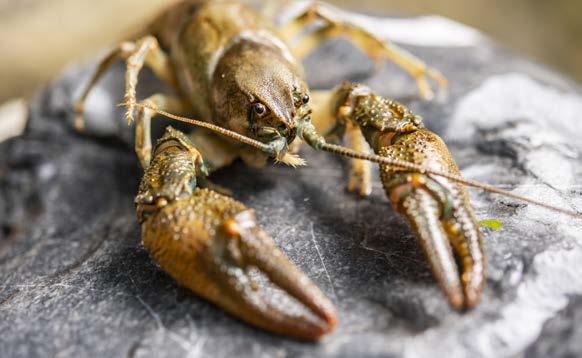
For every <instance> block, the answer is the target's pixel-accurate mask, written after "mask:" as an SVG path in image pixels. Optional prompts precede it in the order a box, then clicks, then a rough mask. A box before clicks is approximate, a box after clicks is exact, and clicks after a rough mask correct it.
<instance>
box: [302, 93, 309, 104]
mask: <svg viewBox="0 0 582 358" xmlns="http://www.w3.org/2000/svg"><path fill="white" fill-rule="evenodd" d="M301 102H303V104H307V103H308V102H309V95H308V94H305V95H304V96H303V97H301Z"/></svg>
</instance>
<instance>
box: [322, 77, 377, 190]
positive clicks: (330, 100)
mask: <svg viewBox="0 0 582 358" xmlns="http://www.w3.org/2000/svg"><path fill="white" fill-rule="evenodd" d="M341 91H342V90H341V89H339V88H338V89H334V90H323V91H313V92H312V93H311V103H312V110H313V113H312V122H313V125H314V126H315V128H316V129H317V131H318V132H319V133H323V134H324V135H325V137H326V140H329V139H339V140H341V139H343V137H344V136H347V137H348V140H349V147H350V148H351V149H353V150H356V151H359V152H370V146H369V145H368V143H367V142H366V139H365V138H364V136H363V135H362V132H361V130H360V128H359V127H358V126H356V125H355V124H354V123H352V122H351V121H349V120H345V119H343V118H342V117H341V116H340V115H339V113H337V110H336V108H335V104H336V102H337V96H338V95H340V93H341ZM371 177H372V162H369V161H365V160H360V159H351V168H350V177H349V181H348V190H349V191H351V192H357V193H358V194H359V195H361V196H368V195H370V194H371V192H372V179H371Z"/></svg>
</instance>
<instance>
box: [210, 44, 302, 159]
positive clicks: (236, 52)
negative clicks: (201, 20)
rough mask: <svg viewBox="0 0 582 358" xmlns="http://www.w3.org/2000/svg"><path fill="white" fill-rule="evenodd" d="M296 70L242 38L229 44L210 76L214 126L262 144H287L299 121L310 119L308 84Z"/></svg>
mask: <svg viewBox="0 0 582 358" xmlns="http://www.w3.org/2000/svg"><path fill="white" fill-rule="evenodd" d="M299 71H300V70H299V69H298V68H297V66H296V65H295V64H293V63H292V62H291V60H290V59H287V58H285V56H284V55H282V54H281V52H280V51H278V50H277V49H274V48H272V47H269V46H266V45H262V44H259V43H256V42H252V41H245V40H241V41H240V42H239V43H238V44H236V45H233V46H232V47H230V48H229V49H228V50H227V51H226V52H225V53H224V54H223V56H222V57H221V59H220V60H219V62H218V64H217V67H216V70H215V72H214V75H213V81H212V82H213V84H212V87H213V88H212V101H213V104H214V111H215V113H214V117H215V120H216V121H218V122H220V123H217V124H220V125H222V126H224V127H226V128H229V129H231V130H233V131H236V132H238V133H240V134H243V135H246V136H249V137H251V138H254V139H257V140H259V141H261V142H263V143H270V142H273V141H276V140H280V139H282V138H284V139H285V143H286V145H289V144H291V143H292V142H293V141H294V140H295V138H296V136H297V122H298V120H299V119H300V118H301V117H302V116H306V115H309V109H308V107H307V103H308V102H309V94H308V90H307V85H306V84H305V82H304V81H303V79H302V76H301V74H300V73H299ZM285 149H286V148H285Z"/></svg>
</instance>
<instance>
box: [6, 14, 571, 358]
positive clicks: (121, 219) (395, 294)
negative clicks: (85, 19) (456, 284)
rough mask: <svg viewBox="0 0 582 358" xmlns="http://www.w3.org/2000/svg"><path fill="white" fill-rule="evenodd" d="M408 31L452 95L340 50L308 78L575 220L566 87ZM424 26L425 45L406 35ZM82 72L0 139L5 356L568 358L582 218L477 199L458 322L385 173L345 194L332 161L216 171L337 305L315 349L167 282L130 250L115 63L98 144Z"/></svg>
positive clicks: (319, 60)
mask: <svg viewBox="0 0 582 358" xmlns="http://www.w3.org/2000/svg"><path fill="white" fill-rule="evenodd" d="M396 20H401V19H396ZM396 20H395V21H396ZM441 20H442V19H441ZM358 21H365V19H364V20H362V18H359V20H358ZM375 21H376V22H374V24H375V26H380V27H381V26H384V25H382V24H385V25H386V26H389V25H390V23H389V22H388V21H389V20H386V22H381V21H380V20H375ZM407 21H409V22H410V23H411V24H414V23H415V21H416V23H417V24H418V26H419V28H420V29H418V30H416V29H415V28H414V27H412V28H410V30H411V31H410V39H413V40H415V41H410V43H411V44H415V46H410V45H409V46H407V48H409V49H410V50H411V51H413V52H414V53H415V54H417V55H418V56H420V57H421V58H423V59H425V60H426V61H427V62H428V63H430V64H431V65H433V66H434V67H436V68H438V69H440V70H442V71H443V72H444V73H445V74H446V76H447V77H448V79H449V80H450V84H451V85H450V90H449V95H448V97H447V98H446V99H440V100H437V101H434V102H424V101H421V100H419V99H417V97H416V95H415V93H416V88H415V86H414V83H413V82H412V81H411V80H410V79H408V78H407V77H406V76H405V75H404V74H403V73H402V72H401V71H400V70H398V69H397V68H396V67H395V66H393V65H391V64H389V65H386V66H383V67H382V68H381V70H380V71H378V72H376V73H373V72H371V69H372V67H373V66H372V64H371V63H370V62H369V61H368V60H367V59H366V58H365V57H364V55H363V54H361V53H359V52H358V51H355V50H354V48H353V47H351V46H350V45H348V44H347V43H346V42H343V41H339V40H338V41H331V42H329V43H327V44H326V45H324V46H323V48H321V49H320V50H318V51H317V52H316V53H315V54H313V55H312V56H310V57H309V58H308V60H307V61H306V68H307V75H308V78H309V81H310V82H311V84H312V85H313V86H314V87H316V88H325V87H330V86H333V85H335V84H337V83H339V81H341V80H342V79H349V80H357V81H362V82H365V83H368V84H370V85H371V86H372V87H374V88H375V89H376V90H377V91H378V92H380V93H382V94H385V95H388V96H391V97H395V98H399V99H402V100H403V101H405V102H407V103H408V104H409V105H410V106H411V107H412V108H413V109H414V110H415V111H416V112H417V113H419V114H421V115H422V116H423V117H424V118H425V122H426V124H427V125H428V126H429V127H430V128H431V129H433V130H435V131H436V132H437V133H439V134H441V135H442V136H443V138H444V139H445V140H446V141H447V142H448V143H449V145H450V148H451V150H452V152H453V155H454V157H455V158H456V159H457V161H458V163H459V165H460V167H461V168H462V170H463V173H464V175H465V176H466V177H469V178H471V179H476V180H479V181H483V182H487V183H492V184H496V185H499V186H501V187H503V188H506V189H508V190H512V191H515V192H517V193H520V194H524V195H528V196H530V197H534V198H538V199H543V200H545V201H547V202H551V203H553V204H556V205H560V206H563V207H567V208H572V209H576V210H578V211H580V210H581V208H582V187H581V185H580V184H581V182H580V177H581V174H582V160H581V159H580V153H581V152H582V141H581V140H580V133H582V124H581V123H582V122H581V121H580V114H581V113H582V95H581V93H580V89H579V88H578V87H577V85H576V84H574V83H572V82H571V81H569V80H567V79H564V78H563V77H562V76H560V75H558V74H556V73H554V72H552V71H550V70H547V69H545V68H543V67H540V66H538V65H536V64H535V63H532V62H531V61H529V60H525V59H522V58H520V57H517V56H515V55H513V54H511V53H509V52H508V51H507V50H505V49H502V48H499V47H498V46H496V45H494V44H492V43H491V42H490V41H489V40H488V39H486V38H484V37H482V36H475V35H474V32H473V33H472V34H473V37H470V38H469V39H470V41H469V40H467V38H464V39H465V40H464V42H463V43H461V44H459V45H458V46H455V44H454V41H452V42H451V40H450V38H449V40H447V42H446V43H445V44H444V45H442V46H441V45H439V38H438V36H436V35H435V33H436V32H437V31H436V30H435V31H432V32H431V31H430V30H431V28H430V26H432V25H430V24H429V25H427V24H426V23H425V22H426V19H407ZM423 21H425V22H423ZM422 26H424V32H422ZM427 26H428V27H427ZM380 30H386V29H385V28H384V27H381V28H380ZM441 30H442V29H441ZM412 31H421V33H420V35H419V33H414V32H412ZM459 31H461V30H459ZM465 31H468V29H465ZM471 31H473V30H471ZM461 32H462V31H461ZM423 33H424V34H425V35H426V34H431V35H432V36H433V37H430V38H428V40H427V38H424V40H425V41H424V42H422V41H421V42H422V43H420V44H419V41H418V39H419V36H421V35H422V34H423ZM400 35H401V36H402V34H400ZM437 35H438V34H437ZM452 35H453V34H452V33H451V36H452ZM456 35H457V36H461V37H462V33H461V34H459V33H457V34H456ZM435 36H436V37H435ZM429 40H430V41H432V42H430V41H429ZM426 41H429V43H426ZM467 41H469V42H467ZM405 42H406V41H405ZM428 45H430V46H428ZM90 71H91V67H90V66H89V67H82V68H74V69H70V70H68V71H67V72H66V73H65V74H64V75H63V76H62V78H60V79H59V80H57V81H55V82H54V83H53V84H51V85H50V86H49V87H48V88H47V89H45V90H44V91H42V93H40V94H39V95H38V96H37V97H36V99H35V100H34V101H33V102H32V107H31V116H30V120H29V123H28V126H27V129H26V133H25V134H24V135H23V136H21V137H19V138H15V139H11V140H9V141H8V142H5V143H2V144H1V145H0V148H1V149H0V229H1V230H0V282H1V284H0V317H2V318H1V319H0V356H1V357H46V356H59V357H69V356H71V357H73V356H124V355H127V356H132V357H134V356H135V357H158V356H168V357H182V356H188V357H196V356H209V355H212V356H268V357H272V356H348V357H353V356H443V355H446V356H447V357H457V356H459V357H462V356H516V355H517V356H519V355H523V354H525V355H528V356H579V355H581V354H582V346H581V345H580V343H579V342H580V340H581V339H582V331H581V330H580V327H578V326H577V322H579V321H580V319H579V317H580V316H581V315H582V304H580V302H581V298H580V297H582V247H581V246H580V239H581V236H582V230H581V229H582V222H581V221H576V220H573V219H569V218H567V217H564V216H560V215H558V214H556V213H553V212H549V211H546V210H542V209H539V208H535V207H531V206H528V205H523V204H521V203H518V202H516V201H514V200H512V199H507V198H503V197H499V196H495V195H491V194H488V193H483V192H480V191H476V190H471V197H472V200H473V204H474V207H475V210H476V214H477V216H478V217H479V218H481V219H485V218H495V219H499V220H501V221H502V222H503V227H502V229H501V230H499V231H495V232H494V231H490V230H487V229H484V237H485V246H486V250H487V256H488V280H487V288H486V289H485V292H484V295H483V300H482V303H481V304H480V305H479V306H478V307H477V308H475V309H473V310H471V311H468V312H464V313H458V312H455V311H453V310H451V308H450V307H449V306H448V305H447V303H446V301H445V299H444V298H443V295H442V294H441V292H440V290H439V289H438V287H437V285H436V283H435V282H434V280H433V278H432V276H431V273H430V271H429V269H428V267H427V264H426V262H425V260H424V258H423V255H422V253H421V252H420V250H419V247H418V245H417V244H416V241H415V239H414V237H413V236H412V234H411V232H410V230H409V228H408V226H407V224H406V222H405V221H404V220H403V219H402V218H400V217H399V216H398V215H397V214H395V213H394V212H393V210H392V209H391V208H390V207H389V204H388V201H387V199H386V198H385V197H384V194H383V192H382V190H381V187H380V185H379V182H378V181H375V185H374V193H373V194H372V196H371V197H370V198H368V199H365V200H358V199H357V198H355V197H354V196H353V195H350V194H349V193H347V192H346V191H345V184H346V173H347V165H346V161H345V160H343V159H341V158H335V157H331V156H329V155H326V154H324V153H315V152H313V151H311V150H309V149H304V152H303V154H304V157H305V158H307V159H308V161H309V166H308V167H305V168H301V169H298V170H292V169H290V168H285V167H281V166H276V165H272V166H269V167H267V168H265V169H262V170H257V169H251V168H246V167H244V166H243V165H242V164H240V163H237V164H235V165H233V166H232V167H231V168H228V169H225V170H222V171H220V172H218V173H217V174H216V175H215V177H214V180H215V181H216V182H217V183H218V184H221V185H224V186H227V187H229V188H231V189H232V190H233V191H234V193H235V197H236V198H238V199H240V200H241V201H243V202H244V203H246V204H247V205H248V206H250V207H253V208H255V209H256V210H257V213H258V216H259V220H260V222H261V224H262V225H263V226H264V227H265V228H266V230H267V231H268V232H270V233H271V234H272V235H273V237H274V238H275V240H276V241H277V243H278V244H279V245H280V246H281V247H282V249H283V250H284V251H285V252H286V253H287V254H288V255H289V256H290V257H291V259H292V260H293V261H294V262H296V263H297V264H298V265H299V266H300V267H301V269H303V270H304V271H305V272H306V273H307V274H308V276H309V277H311V278H312V279H313V280H314V281H315V282H316V283H317V284H318V285H319V286H320V287H321V288H322V290H324V291H325V293H326V294H328V295H329V297H331V299H332V300H333V301H334V302H335V303H336V305H337V307H338V310H339V314H340V324H339V327H338V328H337V330H336V331H335V332H334V333H333V334H332V335H330V336H329V337H327V338H325V339H324V340H323V341H322V342H320V343H319V344H308V343H300V342H296V341H293V340H290V339H286V338H282V337H278V336H274V335H271V334H269V333H265V332H263V331H260V330H257V329H255V328H252V327H250V326H248V325H246V324H244V323H241V322H240V321H238V320H236V319H234V318H233V317H231V316H229V315H228V314H226V313H224V312H222V311H221V310H219V309H217V308H215V307H214V306H213V305H212V304H209V303H207V302H206V301H204V300H202V299H200V298H198V297H196V296H194V295H192V294H191V293H189V292H188V291H186V290H184V289H182V288H180V287H178V285H177V284H176V283H175V282H174V281H173V280H172V279H171V278H170V277H169V276H168V275H167V274H165V273H164V272H163V271H161V270H160V269H159V268H158V267H157V266H156V265H155V264H154V263H153V262H152V260H151V259H150V258H149V257H148V255H147V253H146V251H145V250H144V249H143V248H142V247H141V245H140V238H139V228H138V225H137V221H136V217H135V212H134V208H133V204H132V200H133V197H134V195H135V193H136V190H137V184H138V182H139V178H140V175H141V173H140V170H139V167H138V162H137V160H136V157H135V155H134V153H133V152H132V150H131V149H130V147H129V146H128V145H127V144H128V142H130V141H131V132H130V130H129V129H128V128H127V127H126V126H125V124H124V123H123V120H122V116H121V113H120V110H119V109H116V108H115V106H114V105H115V103H117V102H119V101H120V100H121V98H122V97H121V93H120V91H121V88H122V75H121V74H122V66H121V65H120V66H117V67H116V68H115V69H114V70H113V71H112V72H111V73H110V74H108V75H107V77H106V79H105V80H104V81H102V82H101V83H100V86H99V89H98V91H97V93H96V94H95V95H93V97H92V98H91V100H90V103H89V104H88V111H89V115H88V116H89V121H90V123H89V125H90V128H91V129H92V130H94V131H97V132H99V134H100V136H99V137H89V136H81V135H78V134H76V133H75V132H74V131H73V130H72V129H71V126H70V123H69V121H70V118H71V116H70V114H71V113H70V103H71V98H72V97H73V93H74V92H75V91H78V87H79V84H80V83H82V82H83V80H84V79H86V78H87V76H88V74H89V73H90ZM142 83H143V84H144V86H143V87H141V89H142V92H141V93H140V96H141V97H143V96H145V95H147V94H150V93H153V92H155V91H156V90H159V84H157V83H156V82H155V81H153V80H151V75H149V76H147V75H146V76H144V79H143V80H142ZM160 124H162V121H160Z"/></svg>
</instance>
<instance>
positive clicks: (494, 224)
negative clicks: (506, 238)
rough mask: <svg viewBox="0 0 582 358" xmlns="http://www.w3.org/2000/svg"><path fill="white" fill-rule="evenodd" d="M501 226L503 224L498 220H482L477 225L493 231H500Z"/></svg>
mask: <svg viewBox="0 0 582 358" xmlns="http://www.w3.org/2000/svg"><path fill="white" fill-rule="evenodd" d="M502 224H503V223H502V222H501V220H498V219H484V220H481V221H479V225H481V226H483V227H488V228H490V229H493V231H497V230H499V229H501V225H502Z"/></svg>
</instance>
